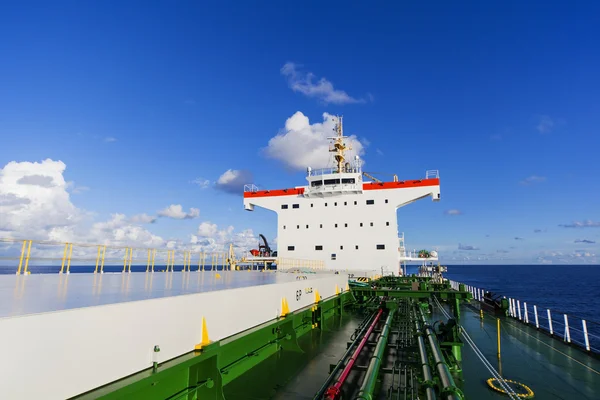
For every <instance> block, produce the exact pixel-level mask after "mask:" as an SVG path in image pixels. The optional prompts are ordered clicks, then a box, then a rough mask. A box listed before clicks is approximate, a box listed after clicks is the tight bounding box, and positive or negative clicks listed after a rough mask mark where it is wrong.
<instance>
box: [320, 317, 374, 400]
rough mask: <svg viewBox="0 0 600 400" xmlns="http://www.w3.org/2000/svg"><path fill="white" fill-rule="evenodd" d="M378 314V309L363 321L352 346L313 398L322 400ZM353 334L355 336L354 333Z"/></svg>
mask: <svg viewBox="0 0 600 400" xmlns="http://www.w3.org/2000/svg"><path fill="white" fill-rule="evenodd" d="M376 316H377V311H375V312H373V313H372V314H371V315H369V316H368V317H367V318H366V319H365V321H364V322H363V323H361V325H362V327H361V328H360V330H359V331H358V332H357V333H356V337H355V338H354V339H353V340H352V343H350V346H348V349H347V350H346V352H345V353H344V355H343V356H342V357H341V358H340V361H338V363H337V364H336V366H335V367H334V368H333V371H331V373H330V374H329V376H328V377H327V380H325V382H323V385H322V386H321V388H320V389H319V391H318V392H317V394H315V397H314V398H313V400H321V399H322V398H323V395H324V394H325V391H326V390H327V388H328V387H329V384H330V383H331V381H332V380H333V378H334V377H335V374H336V373H337V372H338V371H339V370H340V368H341V367H342V365H343V364H344V362H345V361H346V358H348V356H349V355H350V353H351V352H352V349H353V348H354V347H355V346H356V344H357V343H358V342H359V341H360V340H361V339H362V337H363V335H364V333H365V332H366V331H367V329H369V327H370V326H371V323H372V321H373V319H374V318H375V317H376ZM352 336H354V334H353V335H352Z"/></svg>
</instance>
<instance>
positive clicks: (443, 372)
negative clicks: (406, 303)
mask: <svg viewBox="0 0 600 400" xmlns="http://www.w3.org/2000/svg"><path fill="white" fill-rule="evenodd" d="M419 312H420V313H421V319H422V321H423V327H424V331H425V336H427V341H428V342H429V347H430V348H431V353H432V355H433V360H434V362H435V366H436V369H437V373H438V376H439V377H440V381H441V382H442V396H443V397H445V398H446V399H448V400H462V396H460V395H459V393H460V391H459V389H458V388H457V387H456V385H455V384H454V378H452V374H450V370H449V369H448V365H447V364H446V360H445V359H444V356H443V355H442V351H441V350H440V347H439V345H438V342H437V338H436V336H435V333H434V332H433V329H431V327H430V326H429V325H428V324H427V318H425V314H423V310H422V309H420V308H419Z"/></svg>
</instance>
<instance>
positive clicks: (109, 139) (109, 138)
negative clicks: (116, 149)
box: [104, 136, 117, 143]
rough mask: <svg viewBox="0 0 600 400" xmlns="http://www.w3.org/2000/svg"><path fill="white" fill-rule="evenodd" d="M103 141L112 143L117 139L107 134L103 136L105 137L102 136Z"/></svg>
mask: <svg viewBox="0 0 600 400" xmlns="http://www.w3.org/2000/svg"><path fill="white" fill-rule="evenodd" d="M104 141H105V142H106V143H112V142H116V141H117V139H116V138H114V137H112V136H108V137H105V138H104Z"/></svg>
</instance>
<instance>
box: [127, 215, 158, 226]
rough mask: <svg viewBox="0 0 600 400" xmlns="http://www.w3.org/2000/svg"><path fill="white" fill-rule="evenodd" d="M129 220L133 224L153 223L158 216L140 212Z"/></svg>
mask: <svg viewBox="0 0 600 400" xmlns="http://www.w3.org/2000/svg"><path fill="white" fill-rule="evenodd" d="M129 222H131V223H133V224H153V223H155V222H156V217H155V216H154V215H148V214H138V215H133V216H132V217H131V218H129Z"/></svg>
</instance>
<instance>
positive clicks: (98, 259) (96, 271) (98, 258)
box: [94, 246, 102, 274]
mask: <svg viewBox="0 0 600 400" xmlns="http://www.w3.org/2000/svg"><path fill="white" fill-rule="evenodd" d="M101 247H102V246H98V254H97V255H96V268H94V273H95V274H96V273H98V264H100V250H101Z"/></svg>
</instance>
